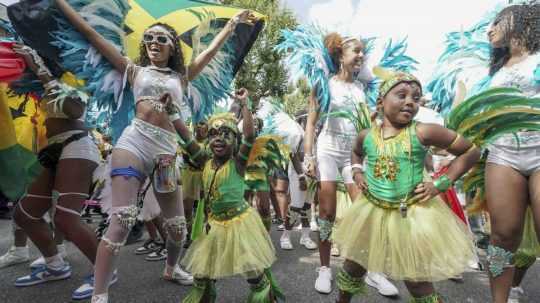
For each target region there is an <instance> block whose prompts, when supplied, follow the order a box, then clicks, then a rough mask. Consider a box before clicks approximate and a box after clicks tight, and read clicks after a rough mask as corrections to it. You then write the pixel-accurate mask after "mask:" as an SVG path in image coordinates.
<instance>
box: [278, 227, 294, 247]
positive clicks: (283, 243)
mask: <svg viewBox="0 0 540 303" xmlns="http://www.w3.org/2000/svg"><path fill="white" fill-rule="evenodd" d="M279 245H280V247H281V249H283V250H292V249H293V245H292V242H291V236H290V234H289V232H288V231H284V232H283V234H281V238H280V239H279Z"/></svg>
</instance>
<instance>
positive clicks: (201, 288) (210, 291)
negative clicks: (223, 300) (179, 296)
mask: <svg viewBox="0 0 540 303" xmlns="http://www.w3.org/2000/svg"><path fill="white" fill-rule="evenodd" d="M205 295H206V297H207V298H209V301H210V302H215V301H216V297H217V292H216V285H215V281H213V280H210V279H206V278H195V279H194V280H193V286H192V287H191V289H190V290H189V292H188V294H187V296H186V297H185V298H184V300H182V303H199V302H201V300H202V299H203V297H204V296H205Z"/></svg>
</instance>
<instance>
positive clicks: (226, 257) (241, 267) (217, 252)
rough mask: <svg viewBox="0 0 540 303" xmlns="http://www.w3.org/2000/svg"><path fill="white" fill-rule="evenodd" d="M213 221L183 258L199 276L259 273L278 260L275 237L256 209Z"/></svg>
mask: <svg viewBox="0 0 540 303" xmlns="http://www.w3.org/2000/svg"><path fill="white" fill-rule="evenodd" d="M209 224H210V226H211V228H210V231H209V232H208V234H207V233H203V234H202V235H201V236H200V237H199V238H197V239H196V240H195V241H193V243H192V244H191V246H190V247H189V249H188V251H187V252H186V254H185V256H184V258H183V259H182V262H181V263H182V265H183V266H185V268H186V269H187V270H188V271H189V272H191V273H192V274H193V275H194V276H195V277H198V278H210V279H220V278H224V277H230V276H234V275H243V276H246V277H256V276H259V275H260V274H262V273H263V271H264V269H266V268H269V267H270V266H271V265H272V263H274V261H275V260H276V252H275V249H274V246H273V245H272V240H271V239H270V236H269V234H268V232H267V231H266V228H265V227H264V225H263V223H262V221H261V218H260V216H259V214H258V213H257V211H256V210H255V209H253V208H251V207H250V208H248V209H247V210H246V211H245V212H243V213H242V214H240V215H239V216H237V217H235V218H233V219H231V220H229V221H215V220H210V221H209Z"/></svg>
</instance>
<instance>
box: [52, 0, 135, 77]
mask: <svg viewBox="0 0 540 303" xmlns="http://www.w3.org/2000/svg"><path fill="white" fill-rule="evenodd" d="M55 2H56V6H57V7H58V8H59V9H60V11H62V13H63V14H64V16H65V17H66V18H67V19H68V20H69V22H71V24H72V25H73V26H74V27H75V28H76V29H77V30H78V31H79V32H80V33H81V34H82V35H83V36H84V37H85V38H86V39H88V41H90V44H92V46H93V47H95V48H96V49H97V50H98V51H99V52H100V54H101V55H103V56H104V57H105V58H107V60H108V61H109V62H110V63H111V64H112V65H113V66H114V68H115V69H117V70H118V71H119V72H120V73H122V74H123V73H124V71H125V70H126V67H127V64H128V61H127V59H126V58H125V57H124V56H123V55H122V53H120V51H119V50H118V49H117V48H116V47H115V46H114V45H113V44H111V43H109V41H107V40H106V39H105V38H103V36H101V35H100V34H99V33H98V32H96V31H95V30H94V29H93V28H92V27H91V26H90V25H89V24H88V23H87V22H86V21H85V20H84V19H83V18H82V17H81V15H79V13H77V12H76V11H75V10H74V9H73V8H72V7H71V5H69V3H67V2H66V1H65V0H55Z"/></svg>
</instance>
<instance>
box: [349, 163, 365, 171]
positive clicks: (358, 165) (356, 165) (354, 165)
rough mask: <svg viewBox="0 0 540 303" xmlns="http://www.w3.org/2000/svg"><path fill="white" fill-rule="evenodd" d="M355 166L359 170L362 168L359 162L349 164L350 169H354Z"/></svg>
mask: <svg viewBox="0 0 540 303" xmlns="http://www.w3.org/2000/svg"><path fill="white" fill-rule="evenodd" d="M355 168H358V169H360V170H364V167H363V166H362V164H360V163H355V164H353V165H351V169H355Z"/></svg>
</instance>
